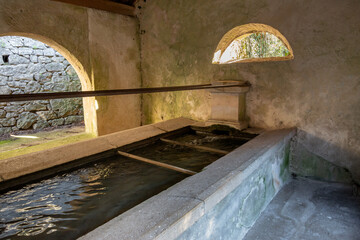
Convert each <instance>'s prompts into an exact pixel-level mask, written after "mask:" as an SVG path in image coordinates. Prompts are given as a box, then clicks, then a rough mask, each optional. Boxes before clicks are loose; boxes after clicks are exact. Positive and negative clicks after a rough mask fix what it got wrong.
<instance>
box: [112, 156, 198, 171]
mask: <svg viewBox="0 0 360 240" xmlns="http://www.w3.org/2000/svg"><path fill="white" fill-rule="evenodd" d="M117 152H118V154H120V155H121V156H124V157H128V158H132V159H135V160H139V161H142V162H146V163H150V164H153V165H156V166H159V167H163V168H167V169H171V170H174V171H177V172H181V173H185V174H189V175H194V174H196V173H197V172H194V171H191V170H187V169H184V168H181V167H176V166H173V165H170V164H166V163H162V162H157V161H154V160H151V159H148V158H144V157H140V156H137V155H133V154H130V153H126V152H122V151H117Z"/></svg>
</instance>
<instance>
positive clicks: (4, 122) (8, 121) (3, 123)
mask: <svg viewBox="0 0 360 240" xmlns="http://www.w3.org/2000/svg"><path fill="white" fill-rule="evenodd" d="M15 123H16V120H15V118H10V119H8V118H5V119H0V125H1V126H3V127H11V126H14V125H15Z"/></svg>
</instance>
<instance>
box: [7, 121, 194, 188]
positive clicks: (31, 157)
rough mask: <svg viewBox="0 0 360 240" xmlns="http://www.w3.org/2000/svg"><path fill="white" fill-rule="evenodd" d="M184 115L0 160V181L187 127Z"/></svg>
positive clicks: (188, 123) (187, 123)
mask: <svg viewBox="0 0 360 240" xmlns="http://www.w3.org/2000/svg"><path fill="white" fill-rule="evenodd" d="M191 123H194V121H192V120H190V119H186V118H178V119H172V120H168V121H165V122H160V123H155V124H151V125H145V126H141V127H137V128H133V129H129V130H125V131H120V132H116V133H112V134H108V135H104V136H101V137H97V138H93V139H89V140H85V141H81V142H77V143H72V144H68V145H64V146H60V147H56V148H51V149H47V150H44V151H40V152H34V153H29V154H25V155H21V156H17V157H13V158H8V159H4V160H0V176H1V179H0V183H1V182H4V181H7V180H11V179H15V178H18V177H21V176H24V175H27V174H32V173H35V172H38V171H42V170H44V169H48V168H52V167H55V166H58V165H61V164H65V163H69V162H72V161H74V160H77V159H81V158H84V157H89V156H92V155H94V154H98V153H101V152H106V151H109V150H112V149H115V148H118V147H121V146H124V145H127V144H131V143H134V142H138V141H141V140H144V139H147V138H150V137H154V136H157V135H159V134H162V133H166V132H168V131H173V130H177V129H180V128H183V127H186V126H189V125H190V124H191Z"/></svg>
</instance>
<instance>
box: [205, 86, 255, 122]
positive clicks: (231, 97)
mask: <svg viewBox="0 0 360 240" xmlns="http://www.w3.org/2000/svg"><path fill="white" fill-rule="evenodd" d="M236 83H238V84H241V83H244V82H243V81H234V80H226V81H219V82H215V83H213V84H214V85H231V84H236ZM248 90H249V87H228V88H216V89H210V90H209V91H210V93H211V100H210V105H211V116H210V119H209V121H208V122H209V124H225V125H229V126H232V127H236V128H239V129H243V128H246V127H247V123H246V119H245V109H246V105H245V100H246V96H245V94H246V92H247V91H248Z"/></svg>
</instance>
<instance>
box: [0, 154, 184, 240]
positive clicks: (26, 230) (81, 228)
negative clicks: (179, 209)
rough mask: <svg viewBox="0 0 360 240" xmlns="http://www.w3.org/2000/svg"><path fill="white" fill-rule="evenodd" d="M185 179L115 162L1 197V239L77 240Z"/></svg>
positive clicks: (118, 159)
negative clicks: (76, 239)
mask: <svg viewBox="0 0 360 240" xmlns="http://www.w3.org/2000/svg"><path fill="white" fill-rule="evenodd" d="M185 177H187V176H186V175H184V174H181V173H177V172H174V171H170V170H166V169H163V168H159V167H154V166H151V165H148V164H145V163H141V162H134V161H133V160H130V159H126V158H123V157H112V158H110V159H107V160H105V161H103V162H101V163H97V164H94V165H92V166H89V167H85V168H82V169H79V170H76V171H73V172H70V173H66V174H62V175H58V176H56V177H52V178H50V179H47V180H43V181H41V182H39V183H34V184H30V185H27V186H25V187H23V188H22V189H20V190H16V191H10V192H7V193H5V194H3V195H2V196H0V239H8V238H9V239H25V238H26V239H62V240H65V239H75V238H77V237H79V236H81V235H83V234H85V233H87V232H88V231H90V230H92V229H94V228H96V227H97V226H99V225H101V224H103V223H104V222H106V221H108V220H110V219H111V218H113V217H115V216H117V215H119V214H120V213H122V212H124V211H126V210H128V209H129V208H131V207H133V206H135V205H137V204H139V203H140V202H142V201H144V200H146V199H147V198H149V197H151V196H153V195H155V194H157V193H159V192H161V191H163V190H165V189H166V188H168V187H170V186H171V185H173V184H175V183H176V182H179V181H181V180H182V179H184V178H185Z"/></svg>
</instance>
